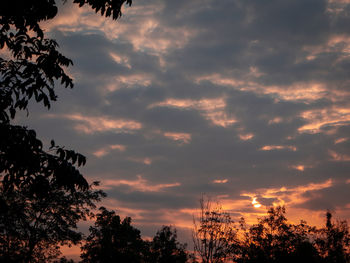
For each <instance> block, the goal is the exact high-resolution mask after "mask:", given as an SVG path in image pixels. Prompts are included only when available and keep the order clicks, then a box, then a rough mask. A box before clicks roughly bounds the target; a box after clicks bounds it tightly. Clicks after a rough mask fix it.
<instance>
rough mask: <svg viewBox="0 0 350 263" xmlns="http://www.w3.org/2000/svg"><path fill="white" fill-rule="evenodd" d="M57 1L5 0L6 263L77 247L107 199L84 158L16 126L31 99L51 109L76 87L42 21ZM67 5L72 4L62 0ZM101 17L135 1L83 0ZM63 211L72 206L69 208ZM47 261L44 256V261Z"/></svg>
mask: <svg viewBox="0 0 350 263" xmlns="http://www.w3.org/2000/svg"><path fill="white" fill-rule="evenodd" d="M56 2H58V1H55V0H11V1H0V50H1V57H0V192H1V197H0V211H1V215H0V256H1V258H0V259H1V260H3V262H11V261H13V262H38V261H40V262H43V260H49V259H50V258H53V257H54V256H55V255H57V253H58V250H57V249H58V247H57V246H58V244H64V243H67V242H72V243H76V242H78V241H79V240H80V239H81V234H80V233H79V232H77V231H76V230H75V227H76V223H77V222H78V221H79V220H80V219H84V218H85V217H86V216H88V215H89V214H90V211H89V209H90V208H92V207H94V202H96V201H98V200H99V199H100V198H101V197H102V196H103V194H102V192H101V191H95V190H93V189H92V186H93V185H95V184H93V185H89V184H88V182H87V181H86V179H85V178H84V177H83V175H82V174H81V173H80V171H79V169H78V167H79V166H81V165H84V164H85V162H86V159H85V157H84V156H83V155H81V154H79V153H76V152H75V151H72V150H67V149H65V148H64V147H59V146H57V145H56V144H55V142H54V141H52V142H51V148H50V149H49V150H44V148H43V143H42V142H41V141H40V140H39V139H38V138H37V136H36V133H35V131H34V130H31V129H28V128H27V127H23V126H19V125H13V124H12V121H13V119H14V118H15V117H16V113H17V111H18V110H26V111H27V113H28V104H29V102H30V101H34V102H37V103H42V104H43V105H44V107H46V108H48V109H49V108H50V105H51V103H52V102H53V101H55V100H56V99H57V95H56V92H55V84H56V83H61V85H63V86H64V87H66V88H67V87H70V88H72V87H73V80H72V79H71V78H70V77H69V75H68V74H67V73H66V72H65V68H66V67H68V66H70V65H72V61H71V60H70V59H69V58H67V57H65V56H64V55H62V54H61V53H60V52H59V50H58V44H57V42H56V41H55V40H54V39H50V38H46V36H45V34H44V30H43V29H42V28H41V25H40V22H42V21H45V20H50V19H53V18H54V17H55V16H56V14H57V12H58V8H57V6H56ZM61 2H66V1H65V0H62V1H61ZM73 2H74V3H76V4H78V5H79V6H83V5H89V6H90V7H91V8H92V9H93V10H95V11H96V13H100V14H101V15H103V16H105V17H109V16H112V18H113V19H117V18H119V17H120V16H121V6H122V5H123V4H124V3H126V4H129V5H131V0H84V1H77V0H74V1H73ZM63 206H66V207H65V209H63ZM42 257H44V259H43V258H42Z"/></svg>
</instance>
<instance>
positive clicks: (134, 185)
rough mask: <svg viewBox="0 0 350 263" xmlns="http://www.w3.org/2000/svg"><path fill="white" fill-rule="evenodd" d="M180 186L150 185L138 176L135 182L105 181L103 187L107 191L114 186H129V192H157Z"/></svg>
mask: <svg viewBox="0 0 350 263" xmlns="http://www.w3.org/2000/svg"><path fill="white" fill-rule="evenodd" d="M180 185H181V184H180V183H171V184H150V183H149V182H147V180H145V179H143V178H142V176H141V175H138V176H137V179H136V180H105V181H104V186H103V187H104V188H105V189H109V188H111V187H115V186H129V187H130V189H131V191H141V192H159V191H164V190H165V189H166V188H169V187H177V186H180Z"/></svg>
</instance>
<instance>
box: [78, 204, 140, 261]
mask: <svg viewBox="0 0 350 263" xmlns="http://www.w3.org/2000/svg"><path fill="white" fill-rule="evenodd" d="M145 251H146V244H145V242H144V241H143V240H142V239H141V235H140V231H139V230H138V229H136V228H134V227H133V226H131V218H130V217H126V218H124V219H123V220H121V219H120V217H119V216H118V215H116V214H115V212H114V211H108V210H107V209H106V208H104V207H101V208H100V213H98V214H97V219H96V222H95V225H94V226H93V227H90V235H89V236H88V237H87V239H86V243H85V245H84V246H83V247H82V254H81V258H82V259H83V260H82V261H81V262H82V263H107V262H135V263H137V262H143V258H144V252H145Z"/></svg>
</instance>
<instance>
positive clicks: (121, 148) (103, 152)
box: [93, 144, 126, 158]
mask: <svg viewBox="0 0 350 263" xmlns="http://www.w3.org/2000/svg"><path fill="white" fill-rule="evenodd" d="M125 149H126V147H125V146H124V145H120V144H114V145H108V146H106V147H103V148H100V149H98V150H97V151H95V152H94V153H93V155H95V156H96V157H99V158H100V157H103V156H105V155H107V154H109V153H110V151H111V150H119V151H121V152H123V151H125Z"/></svg>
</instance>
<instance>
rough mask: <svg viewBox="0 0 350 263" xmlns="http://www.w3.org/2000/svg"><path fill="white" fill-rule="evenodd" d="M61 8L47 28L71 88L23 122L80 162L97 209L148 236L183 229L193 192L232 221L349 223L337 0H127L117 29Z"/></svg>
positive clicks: (349, 34)
mask: <svg viewBox="0 0 350 263" xmlns="http://www.w3.org/2000/svg"><path fill="white" fill-rule="evenodd" d="M60 11H61V13H60V15H59V16H58V17H57V19H56V20H54V21H52V22H51V23H49V24H46V25H45V26H46V27H47V31H48V33H49V34H50V35H51V36H52V37H54V38H56V39H57V41H58V42H59V43H60V46H61V49H62V51H63V53H64V54H66V55H67V56H69V57H70V58H72V59H73V61H74V67H72V68H70V69H69V71H70V74H71V75H72V76H73V77H74V79H75V83H76V84H75V88H74V90H72V91H68V90H64V89H60V91H59V100H58V102H57V103H56V104H55V105H54V107H53V109H52V110H51V111H50V112H49V114H48V113H47V112H44V111H43V109H42V108H39V107H37V106H35V105H34V106H33V107H32V111H31V115H30V117H29V118H28V119H25V118H24V119H23V120H21V121H22V122H23V123H27V124H28V125H29V126H31V127H34V128H36V129H37V130H38V132H39V135H41V136H42V137H43V138H44V139H46V140H49V139H51V138H55V140H56V141H57V142H59V143H60V144H64V145H67V146H69V147H72V148H75V149H76V150H79V151H80V152H82V153H84V154H86V155H87V157H88V164H87V166H86V167H85V168H84V172H85V174H86V175H87V176H88V177H89V178H91V179H98V180H100V181H101V183H102V187H103V188H104V189H105V190H106V192H107V193H108V195H109V199H107V200H106V201H105V203H104V204H105V205H108V206H109V207H110V208H113V209H115V210H116V211H117V212H118V213H121V214H123V215H129V216H132V217H133V218H134V220H135V222H136V223H137V224H138V225H139V226H140V227H142V229H143V233H144V234H145V235H146V236H147V235H153V234H154V233H151V232H152V231H154V230H155V229H157V228H159V227H160V226H161V225H162V224H176V225H177V226H179V227H180V228H186V227H188V226H190V225H191V221H192V214H193V213H194V211H195V209H196V208H197V207H198V200H199V198H200V196H201V194H202V193H206V194H208V195H211V196H215V197H216V198H217V199H219V200H221V201H222V203H223V204H224V207H226V208H227V209H228V210H230V211H231V212H233V214H234V215H235V216H240V215H246V216H247V217H248V218H253V217H254V216H255V215H258V214H261V213H263V212H264V211H265V207H266V206H271V205H278V204H284V205H286V206H287V209H288V210H290V211H294V212H295V213H294V212H293V213H291V214H293V216H292V218H294V219H295V220H297V219H298V218H300V217H304V218H305V219H310V220H311V221H312V222H314V223H319V222H321V219H320V215H322V214H323V213H324V211H325V209H332V210H333V211H335V212H336V215H337V216H339V217H343V218H344V217H345V218H350V203H349V200H350V199H349V197H350V194H349V193H350V191H349V190H350V189H349V188H350V184H349V175H350V174H349V172H350V140H349V137H350V135H349V134H350V88H349V84H350V74H349V71H350V4H349V3H348V2H347V1H340V0H339V1H336V0H332V1H331V0H329V1H326V0H308V1H305V0H290V1H280V0H271V1H260V0H248V1H247V0H244V1H243V0H222V1H213V0H193V1H182V0H178V1H171V0H169V1H160V0H154V1H144V0H137V1H136V0H135V1H134V4H133V6H132V7H130V8H129V7H128V8H125V10H124V15H123V17H122V18H121V20H119V21H118V22H115V21H112V20H109V19H104V18H101V17H99V16H98V15H96V14H94V13H92V12H90V11H89V10H87V9H84V8H82V9H79V8H77V7H75V6H73V5H71V4H69V3H67V4H65V5H63V6H62V7H61V9H60ZM294 215H295V216H294ZM299 215H300V216H299Z"/></svg>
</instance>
